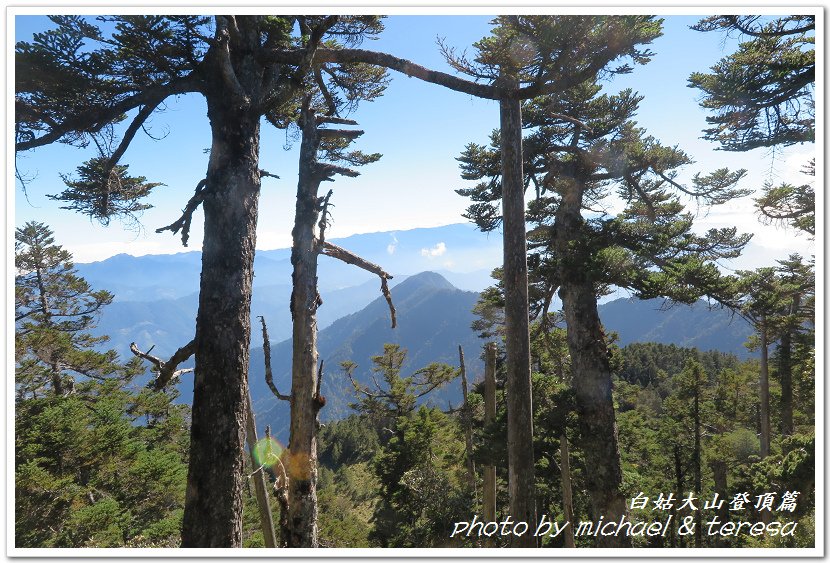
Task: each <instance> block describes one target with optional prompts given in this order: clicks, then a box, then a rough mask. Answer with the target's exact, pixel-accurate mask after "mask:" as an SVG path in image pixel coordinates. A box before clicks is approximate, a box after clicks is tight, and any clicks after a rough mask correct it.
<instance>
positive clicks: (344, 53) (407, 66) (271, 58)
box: [263, 48, 505, 100]
mask: <svg viewBox="0 0 830 563" xmlns="http://www.w3.org/2000/svg"><path fill="white" fill-rule="evenodd" d="M304 55H305V50H302V49H290V50H280V49H275V50H272V51H270V52H266V53H265V54H264V55H263V58H264V59H265V62H278V63H285V64H300V63H301V61H302V59H303V56H304ZM314 62H316V63H341V64H348V63H367V64H373V65H377V66H382V67H385V68H389V69H392V70H396V71H398V72H401V73H403V74H405V75H407V76H411V77H415V78H418V79H420V80H423V81H425V82H431V83H433V84H439V85H441V86H445V87H447V88H449V89H451V90H456V91H458V92H464V93H467V94H472V95H473V96H476V97H479V98H487V99H490V100H498V99H500V98H501V97H503V96H504V93H505V92H504V91H503V90H502V89H501V88H497V87H495V86H490V85H486V84H478V83H476V82H472V81H470V80H465V79H463V78H459V77H457V76H453V75H451V74H447V73H445V72H438V71H435V70H430V69H428V68H426V67H423V66H421V65H418V64H415V63H413V62H412V61H408V60H406V59H401V58H398V57H395V56H393V55H390V54H388V53H378V52H375V51H368V50H365V49H329V48H320V49H317V50H316V53H315V54H314Z"/></svg>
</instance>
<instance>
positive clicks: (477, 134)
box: [9, 15, 815, 267]
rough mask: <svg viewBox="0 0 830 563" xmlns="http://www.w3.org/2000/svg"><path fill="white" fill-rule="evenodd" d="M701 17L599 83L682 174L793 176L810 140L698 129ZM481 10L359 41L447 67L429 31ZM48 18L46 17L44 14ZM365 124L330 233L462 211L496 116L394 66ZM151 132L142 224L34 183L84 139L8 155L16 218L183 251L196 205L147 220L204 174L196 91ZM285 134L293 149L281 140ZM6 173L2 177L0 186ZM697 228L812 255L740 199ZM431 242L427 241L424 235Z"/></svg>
mask: <svg viewBox="0 0 830 563" xmlns="http://www.w3.org/2000/svg"><path fill="white" fill-rule="evenodd" d="M699 17H700V16H698V15H695V16H689V17H682V16H674V15H671V16H666V21H665V25H664V35H663V37H661V38H659V39H658V40H656V41H655V42H654V43H653V45H652V50H653V51H654V52H655V57H654V58H653V60H652V62H651V63H649V64H648V65H645V66H642V67H638V68H636V69H635V71H634V72H633V73H632V74H630V75H627V76H623V77H619V78H617V79H615V80H614V81H613V82H611V83H609V84H607V86H606V88H607V89H608V91H612V92H613V91H617V90H619V89H622V88H626V87H631V88H634V89H635V90H637V91H639V92H640V93H641V94H643V95H644V96H645V100H644V101H643V103H642V104H641V110H640V112H639V114H638V121H639V123H640V125H641V126H643V127H645V128H646V129H647V130H648V132H649V133H650V134H651V135H654V136H655V137H657V138H658V139H660V140H661V141H662V142H663V143H664V144H668V145H674V144H677V145H679V146H680V147H681V148H683V149H684V150H685V151H686V152H687V153H689V154H690V155H692V156H693V158H694V159H695V160H696V164H694V165H692V166H689V167H687V169H686V170H685V171H684V176H685V177H686V178H690V177H691V176H692V175H694V173H695V172H698V171H702V172H707V171H710V170H713V169H716V168H719V167H722V166H729V167H732V168H747V169H749V170H750V174H749V176H748V178H747V179H746V180H745V182H746V183H745V185H746V186H747V187H760V186H761V185H763V183H764V182H765V181H767V180H771V181H774V182H779V181H781V180H789V181H792V182H803V177H802V176H800V174H799V173H798V171H799V170H800V167H801V166H802V165H803V164H804V163H806V161H807V160H809V158H811V157H812V156H813V154H814V152H815V147H814V146H813V145H803V146H796V147H792V148H790V149H787V150H784V151H779V152H778V153H777V154H775V155H771V154H770V153H769V151H765V150H762V149H759V150H755V151H752V152H750V153H725V152H722V151H717V150H715V149H716V146H715V145H714V144H712V143H709V142H707V141H704V140H702V139H700V136H701V135H702V133H701V130H702V129H703V128H704V127H705V126H706V123H705V116H706V113H705V112H704V111H703V110H702V109H700V107H699V106H698V98H699V92H698V91H696V90H692V89H690V88H687V87H686V80H687V78H688V76H689V74H690V73H692V72H694V71H705V70H707V69H708V68H709V67H710V66H711V65H712V64H714V63H715V62H716V61H717V60H718V59H719V58H721V57H722V56H724V55H725V54H728V53H730V52H732V51H733V50H734V48H735V46H736V41H735V40H732V39H727V38H725V37H724V36H722V35H720V34H715V33H707V34H702V33H699V32H695V31H692V30H690V29H689V28H688V26H689V25H691V24H693V23H695V22H696V21H697V20H698V19H699ZM490 19H491V18H490V17H488V16H474V15H463V16H393V17H390V18H388V19H387V20H386V31H385V32H384V33H383V34H382V36H381V38H380V39H379V40H377V41H372V42H368V43H366V44H365V45H364V46H365V47H367V48H372V49H377V50H383V51H387V52H391V53H393V54H395V55H397V56H400V57H403V58H408V59H411V60H413V61H415V62H418V63H420V64H423V65H425V66H428V67H432V68H437V69H442V70H449V69H448V68H447V66H446V64H445V63H444V61H443V60H442V58H441V54H440V52H439V49H438V46H437V45H436V39H437V38H438V37H442V38H446V40H447V42H448V43H449V44H450V45H452V46H455V47H457V48H458V49H461V50H463V49H464V48H470V46H471V45H472V43H473V42H475V41H477V40H478V39H480V38H481V37H483V36H485V35H486V34H487V33H488V30H489V28H490V26H489V23H488V22H489V21H490ZM46 23H47V24H48V21H46ZM16 24H17V28H16V38H17V39H18V40H20V39H25V38H28V37H31V33H32V32H33V31H37V30H39V29H42V28H43V25H44V18H42V17H33V16H18V17H17V18H16ZM352 117H353V118H354V119H356V120H357V121H358V122H359V123H360V126H361V128H362V129H364V130H365V132H366V133H365V135H364V136H363V137H361V139H360V140H359V141H358V143H357V144H356V147H358V148H360V149H362V150H364V151H367V152H381V153H383V155H384V156H383V158H382V159H381V160H380V161H379V162H378V163H375V164H372V165H369V166H366V167H363V169H362V170H361V172H362V175H361V176H360V177H359V178H357V179H346V178H343V179H338V180H337V181H336V182H335V183H333V184H331V185H330V186H327V187H332V188H333V189H334V196H333V198H332V202H333V203H334V205H335V208H334V210H333V213H334V215H333V219H334V223H333V225H332V227H331V229H330V231H329V236H330V237H343V236H348V235H351V234H355V233H362V232H375V231H393V230H403V229H410V228H416V227H429V226H438V225H446V224H451V223H459V222H464V219H463V218H462V217H461V213H462V212H463V211H464V209H465V207H466V206H467V204H468V203H467V202H466V201H465V200H464V199H463V198H461V197H460V196H458V195H456V194H455V193H454V191H453V190H454V189H456V188H458V187H461V186H463V185H464V182H463V181H462V180H461V179H460V177H459V172H458V166H457V162H456V161H455V158H456V157H457V156H458V155H459V154H460V152H461V151H462V150H463V148H464V146H465V144H467V143H469V142H472V141H474V142H479V143H485V142H486V141H487V139H488V135H489V132H490V131H491V130H492V129H493V128H494V127H497V126H498V107H497V105H496V103H495V102H491V101H487V100H480V99H476V98H473V97H471V96H469V95H466V94H460V93H458V92H453V91H449V90H446V89H444V88H441V87H439V86H435V85H431V84H425V83H423V82H420V81H418V80H416V79H411V78H406V77H404V76H402V75H399V74H395V73H393V74H392V83H391V84H390V86H389V88H388V89H387V91H386V93H385V95H384V96H383V97H382V98H380V99H379V100H377V101H376V102H373V103H371V104H366V105H364V106H361V108H359V110H358V111H357V112H356V113H355V114H354V115H353V116H352ZM149 129H150V132H151V133H152V134H153V135H154V136H156V137H163V138H162V139H161V140H159V141H155V140H152V139H150V138H148V137H147V136H139V137H137V138H136V141H135V142H134V143H133V146H131V148H130V150H129V151H128V152H127V154H126V155H125V157H124V159H123V160H122V162H124V163H128V164H129V165H130V172H131V173H132V174H134V175H144V176H146V177H147V178H148V179H149V180H151V181H159V182H164V183H165V184H166V186H162V187H159V188H157V190H156V193H155V194H154V195H153V196H152V197H151V199H150V200H149V203H151V204H153V205H154V206H155V207H154V209H151V210H149V211H147V212H145V213H144V214H143V216H142V217H141V224H142V225H143V229H139V230H135V229H134V228H133V229H129V228H124V227H123V226H122V225H121V224H120V223H118V222H117V221H113V223H112V224H111V225H110V226H109V227H102V226H100V225H98V224H97V223H95V222H92V221H90V220H89V219H87V218H85V217H82V216H80V215H77V214H75V213H73V212H70V211H64V210H60V209H58V208H59V205H60V204H59V203H57V202H52V201H50V200H48V199H47V198H46V197H45V194H54V193H57V192H60V191H61V190H62V189H63V183H62V182H61V180H60V176H59V174H60V173H72V172H73V171H74V168H75V166H76V165H77V164H79V163H81V162H82V161H84V160H86V159H88V158H89V157H90V156H92V155H91V153H90V152H88V151H82V150H78V149H75V148H72V147H67V146H65V145H54V146H49V147H43V148H39V149H36V150H34V151H29V152H27V153H24V154H22V155H19V157H18V165H19V166H20V168H21V169H22V170H23V171H24V172H26V173H28V174H29V175H32V176H34V179H33V180H32V181H31V182H30V183H29V186H28V199H27V198H25V197H23V194H22V192H21V190H20V187H19V185H16V187H15V221H14V222H15V225H17V226H19V225H21V224H23V223H24V222H25V221H28V220H33V219H34V220H39V221H43V222H46V223H48V224H49V225H51V226H52V228H53V229H54V231H55V234H56V239H57V240H58V241H59V242H60V243H61V244H63V245H64V246H65V247H66V248H67V249H68V250H70V251H71V252H72V253H73V254H74V255H75V257H76V260H77V261H79V262H86V261H92V260H101V259H103V258H106V257H108V256H111V255H113V254H117V253H121V252H126V253H129V254H134V255H141V254H156V253H169V252H181V251H183V250H192V249H199V248H200V246H201V230H202V224H201V213H200V212H197V215H196V216H195V218H194V225H193V229H192V235H191V243H190V247H189V248H187V249H184V248H182V246H181V243H180V240H179V238H178V237H176V236H172V235H171V234H170V233H169V232H166V233H162V234H156V233H155V229H156V228H158V227H160V226H164V225H167V224H169V223H171V222H173V221H174V220H175V219H177V218H178V216H179V214H180V209H181V208H182V207H183V206H184V204H185V203H186V201H187V199H188V198H189V197H190V195H191V194H192V192H193V188H194V187H195V185H196V183H197V182H198V181H199V179H200V178H202V177H203V176H204V172H205V168H206V163H207V155H206V154H204V149H205V148H207V147H209V146H210V134H209V129H208V124H207V119H206V109H205V105H204V102H203V101H202V100H201V99H200V98H199V97H197V96H186V97H181V98H179V99H178V100H176V101H171V102H170V103H169V104H168V107H167V111H165V112H164V113H162V114H158V115H155V116H154V117H153V118H152V121H151V123H150V125H149ZM297 144H298V143H297V142H293V143H292V142H291V139H290V138H288V137H287V136H286V133H285V132H284V131H276V130H273V128H270V127H267V126H266V127H264V128H263V138H262V152H261V166H262V168H264V169H266V170H268V171H270V172H272V173H275V174H278V175H279V176H280V177H281V178H280V179H279V180H274V179H265V180H264V182H263V189H262V200H261V204H260V219H259V224H260V228H259V229H258V244H257V246H258V248H263V249H271V248H279V247H286V246H289V245H290V232H291V224H292V220H293V209H294V197H295V191H296V169H297V158H298V155H297ZM287 145H293V146H292V148H291V150H285V147H286V146H287ZM9 185H11V183H10V184H9ZM698 224H699V228H700V229H705V228H710V227H713V226H717V227H720V226H727V225H738V226H739V228H741V229H742V230H743V231H745V232H754V233H755V239H754V241H755V242H754V245H753V247H752V249H750V251H749V253H748V256H747V258H746V259H744V260H742V261H741V262H738V263H737V266H739V267H755V266H758V265H762V264H769V263H770V260H772V259H780V258H784V257H786V256H787V255H788V254H789V253H791V252H794V251H798V252H801V253H802V254H811V253H814V252H815V251H814V249H813V245H812V244H811V243H809V242H808V241H807V240H806V239H805V238H804V237H803V236H801V237H796V236H794V233H792V232H789V231H785V230H782V229H780V228H775V227H765V226H762V225H760V224H759V222H758V220H757V218H756V216H755V215H754V213H753V209H752V201H751V198H743V199H742V200H736V201H733V202H730V203H729V204H727V205H725V206H721V207H720V208H719V209H717V210H713V211H712V212H710V213H708V214H704V210H701V216H700V218H699V221H698ZM439 242H440V241H436V244H437V243H439Z"/></svg>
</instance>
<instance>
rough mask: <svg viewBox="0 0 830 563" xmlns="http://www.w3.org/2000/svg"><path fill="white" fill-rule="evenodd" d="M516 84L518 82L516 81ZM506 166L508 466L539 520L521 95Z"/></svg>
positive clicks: (522, 511) (525, 514)
mask: <svg viewBox="0 0 830 563" xmlns="http://www.w3.org/2000/svg"><path fill="white" fill-rule="evenodd" d="M512 83H513V86H514V87H518V83H517V82H516V81H515V80H513V81H512ZM499 106H500V109H501V164H502V212H503V217H504V274H503V283H504V300H505V312H504V317H505V331H506V338H505V345H506V349H507V460H508V461H507V465H508V475H509V486H508V490H509V498H510V515H511V516H512V517H513V519H514V520H516V521H520V522H521V521H523V522H527V523H528V525H529V526H531V527H532V526H533V525H534V523H535V522H536V492H535V470H534V455H533V401H532V391H531V383H530V329H529V321H528V315H529V311H528V292H527V245H526V229H525V200H524V177H523V172H522V109H521V101H520V100H518V99H502V100H501V101H500V102H499ZM511 541H512V543H511V545H512V546H514V547H536V538H534V537H533V535H532V534H529V533H528V534H525V535H523V536H519V537H517V536H511Z"/></svg>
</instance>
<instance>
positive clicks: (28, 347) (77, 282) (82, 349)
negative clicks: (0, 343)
mask: <svg viewBox="0 0 830 563" xmlns="http://www.w3.org/2000/svg"><path fill="white" fill-rule="evenodd" d="M14 250H15V257H14V262H15V269H16V270H17V273H16V275H15V280H14V282H15V283H14V296H15V300H14V318H15V328H16V330H15V364H16V365H15V380H16V387H17V394H18V397H34V398H37V397H38V394H39V392H40V390H41V389H42V388H43V386H44V384H46V383H47V382H48V383H50V384H51V386H52V390H53V392H54V394H55V395H57V396H62V395H65V394H68V393H71V392H72V389H73V387H74V384H75V380H74V378H73V376H72V374H75V375H80V376H83V377H87V378H95V379H99V380H103V379H106V378H107V377H110V376H113V375H116V376H118V375H119V374H120V375H124V374H126V373H127V372H125V368H124V366H121V365H119V364H118V363H117V354H116V352H115V351H112V350H111V351H109V352H104V353H102V352H98V351H96V347H98V346H99V345H100V344H102V343H104V342H105V341H106V340H107V337H93V336H92V335H91V334H90V333H89V331H90V330H91V329H92V328H94V327H95V324H96V321H97V317H98V315H99V314H100V311H101V309H102V308H103V307H105V306H106V305H108V304H109V303H111V302H112V298H113V296H112V294H111V293H109V292H107V291H103V290H99V291H95V290H93V289H92V288H91V287H90V286H89V284H88V283H87V282H86V280H84V279H83V278H82V277H80V276H79V275H78V272H77V270H76V269H75V266H74V264H73V263H72V255H71V254H70V253H69V252H68V251H66V250H64V249H63V248H62V247H61V246H60V245H57V244H55V239H54V237H53V236H52V231H51V230H50V229H49V227H47V226H46V225H44V224H43V223H37V222H34V221H32V222H29V223H26V224H25V225H24V226H23V227H20V228H18V229H16V230H15V244H14ZM132 368H135V366H134V365H133V366H132Z"/></svg>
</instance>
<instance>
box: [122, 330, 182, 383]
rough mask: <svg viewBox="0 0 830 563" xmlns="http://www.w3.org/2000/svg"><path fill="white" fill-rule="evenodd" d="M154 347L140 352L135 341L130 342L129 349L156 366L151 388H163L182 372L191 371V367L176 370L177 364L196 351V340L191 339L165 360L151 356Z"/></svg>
mask: <svg viewBox="0 0 830 563" xmlns="http://www.w3.org/2000/svg"><path fill="white" fill-rule="evenodd" d="M153 348H155V346H152V347H151V348H150V349H149V350H147V351H146V352H142V351H141V350H139V349H138V346H136V345H135V342H131V343H130V351H131V352H132V353H133V354H135V355H136V356H138V357H139V358H143V359H145V360H147V361H149V362H150V363H151V364H153V365H154V366H156V371H157V372H158V375H157V376H156V379H155V381H153V388H154V389H156V390H157V391H160V390H161V389H164V388H165V387H166V386H167V385H168V384H169V383H170V382H171V381H172V380H173V379H175V378H177V377H179V376H180V375H182V374H185V373H189V372H191V371H193V369H192V368H187V369H180V370H176V368H177V367H179V364H180V363H182V362H184V361H185V360H187V359H189V358H190V356H192V355H193V354H194V353H196V340H195V339H193V340H191V341H190V342H188V343H187V344H185V345H184V346H182V347H181V348H179V349H178V350H176V352H175V353H174V354H173V355H172V356H170V359H169V360H167V361H166V362H165V361H164V360H162V359H161V358H158V357H156V356H151V355H150V352H151V351H152V350H153Z"/></svg>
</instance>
